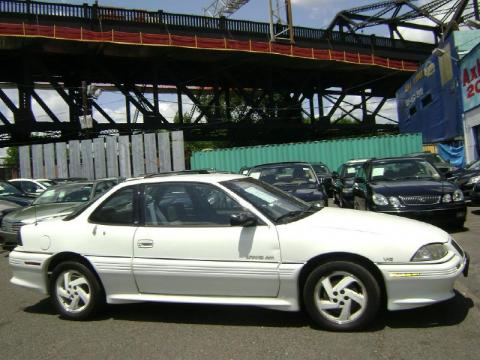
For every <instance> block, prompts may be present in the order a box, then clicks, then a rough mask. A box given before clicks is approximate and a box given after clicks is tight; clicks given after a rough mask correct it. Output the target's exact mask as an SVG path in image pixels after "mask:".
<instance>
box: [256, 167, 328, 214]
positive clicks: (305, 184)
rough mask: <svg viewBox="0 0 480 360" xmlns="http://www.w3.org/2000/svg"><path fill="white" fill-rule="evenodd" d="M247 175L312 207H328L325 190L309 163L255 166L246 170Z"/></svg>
mask: <svg viewBox="0 0 480 360" xmlns="http://www.w3.org/2000/svg"><path fill="white" fill-rule="evenodd" d="M248 175H249V176H250V177H253V178H255V179H258V180H261V181H264V182H266V183H269V184H271V185H273V186H275V187H277V188H279V189H280V190H283V191H286V192H288V193H290V194H292V195H293V196H295V197H297V198H299V199H301V200H303V201H306V202H309V203H311V204H312V205H315V206H319V207H323V206H328V197H327V194H326V193H325V188H324V187H323V185H322V183H321V182H320V180H318V177H317V175H316V174H315V171H314V170H313V168H312V166H311V165H310V164H309V163H304V162H285V163H272V164H264V165H257V166H254V167H252V168H250V169H249V170H248Z"/></svg>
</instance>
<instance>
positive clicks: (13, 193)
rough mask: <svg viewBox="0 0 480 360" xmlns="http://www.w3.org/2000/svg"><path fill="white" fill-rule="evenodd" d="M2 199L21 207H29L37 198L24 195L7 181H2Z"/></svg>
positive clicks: (0, 196) (0, 182)
mask: <svg viewBox="0 0 480 360" xmlns="http://www.w3.org/2000/svg"><path fill="white" fill-rule="evenodd" d="M0 199H1V200H7V201H11V202H13V203H15V204H18V205H20V206H27V205H30V204H31V203H32V201H33V200H35V196H30V195H28V194H26V193H24V192H23V191H22V190H19V189H17V188H16V187H15V186H13V185H12V184H10V183H9V182H7V181H0Z"/></svg>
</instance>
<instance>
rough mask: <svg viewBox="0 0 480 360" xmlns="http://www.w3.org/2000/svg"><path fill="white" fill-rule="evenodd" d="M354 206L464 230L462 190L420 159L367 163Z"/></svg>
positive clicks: (360, 173) (357, 183)
mask: <svg viewBox="0 0 480 360" xmlns="http://www.w3.org/2000/svg"><path fill="white" fill-rule="evenodd" d="M353 192H354V207H355V209H359V210H371V211H376V212H382V213H387V214H394V215H400V216H405V217H409V218H414V219H418V220H424V221H427V222H431V223H435V224H437V225H451V226H455V227H463V223H464V222H465V218H466V205H465V201H464V198H463V194H462V191H461V190H460V189H459V188H458V186H456V185H455V184H453V183H451V182H449V181H447V180H445V179H444V178H443V177H442V175H440V173H439V172H438V170H437V169H436V168H435V167H434V166H433V165H432V164H431V163H430V162H428V161H426V160H424V159H421V158H410V157H403V158H388V159H375V160H370V161H368V162H366V163H365V164H364V165H363V166H362V167H361V168H360V169H359V170H358V171H357V174H356V176H355V185H354V190H353Z"/></svg>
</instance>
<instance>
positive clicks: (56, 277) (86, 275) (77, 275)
mask: <svg viewBox="0 0 480 360" xmlns="http://www.w3.org/2000/svg"><path fill="white" fill-rule="evenodd" d="M50 296H51V300H52V302H53V305H54V306H55V308H56V309H57V311H58V312H59V313H60V315H61V316H62V317H64V318H66V319H68V320H85V319H87V318H89V317H91V316H93V315H94V314H95V313H96V312H97V311H98V310H99V309H100V308H101V307H102V306H103V305H104V304H105V292H104V290H103V288H102V286H101V284H100V283H99V281H98V280H97V278H96V276H95V275H94V274H93V273H92V271H91V270H90V269H89V268H88V267H86V266H85V265H83V264H81V263H78V262H74V261H67V262H63V263H61V264H59V265H57V267H55V269H54V270H53V273H52V277H51V281H50Z"/></svg>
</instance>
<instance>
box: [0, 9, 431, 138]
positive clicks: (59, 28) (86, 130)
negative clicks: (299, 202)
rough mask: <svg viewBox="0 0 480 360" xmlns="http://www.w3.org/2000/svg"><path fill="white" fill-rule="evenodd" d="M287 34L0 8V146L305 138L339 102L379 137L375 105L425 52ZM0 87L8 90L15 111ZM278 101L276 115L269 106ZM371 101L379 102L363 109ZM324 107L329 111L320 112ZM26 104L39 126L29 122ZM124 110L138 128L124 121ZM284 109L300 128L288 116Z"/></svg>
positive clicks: (161, 17) (401, 43) (152, 18)
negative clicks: (162, 98) (105, 94)
mask: <svg viewBox="0 0 480 360" xmlns="http://www.w3.org/2000/svg"><path fill="white" fill-rule="evenodd" d="M280 30H281V29H280ZM293 32H294V39H295V41H294V43H284V42H270V41H269V35H270V29H269V24H267V23H260V22H252V21H243V20H232V19H227V18H210V17H203V16H193V15H183V14H171V13H166V12H163V11H161V10H160V11H156V12H152V11H143V10H130V9H120V8H110V7H100V6H96V5H92V6H89V5H87V4H84V5H71V4H52V3H42V2H34V1H11V0H0V102H3V104H4V105H5V106H6V107H7V108H8V109H9V110H10V111H11V112H12V113H13V115H14V116H13V117H14V120H13V121H12V120H11V119H9V118H7V116H6V115H5V114H2V113H1V112H0V146H5V145H9V144H20V143H32V142H47V141H48V142H50V141H52V140H69V139H78V138H88V137H93V136H97V135H98V134H104V133H106V134H108V133H112V132H119V133H121V134H128V133H133V132H136V131H147V130H158V129H170V130H171V129H184V130H185V135H186V138H187V139H207V138H208V139H212V138H232V137H238V138H245V139H247V138H251V137H252V136H258V137H260V138H262V139H263V141H264V142H269V141H270V142H280V141H289V140H302V139H316V138H318V137H319V136H322V135H324V134H326V133H328V132H332V131H335V129H338V127H336V126H335V124H334V123H333V122H332V120H331V119H332V115H333V114H334V113H335V112H336V111H337V110H338V109H339V108H341V107H342V101H343V100H344V99H345V97H346V96H348V95H359V96H361V98H362V100H363V101H362V104H360V105H356V106H355V108H356V109H358V110H360V111H361V112H362V115H363V116H362V117H361V118H359V119H357V120H358V121H359V122H361V126H357V125H355V126H352V127H351V129H354V130H358V129H363V130H368V131H374V130H375V129H378V128H387V129H389V128H391V127H389V126H387V125H379V124H377V123H376V118H377V117H378V113H379V111H380V109H381V107H382V106H383V104H384V103H385V101H386V100H387V99H388V98H392V97H394V94H395V90H396V89H397V88H398V87H399V86H400V85H401V84H403V83H404V82H405V81H406V79H408V78H409V77H410V76H411V74H412V72H413V71H414V70H415V69H416V68H417V66H418V64H419V62H421V61H422V60H424V59H425V58H426V57H427V56H428V55H429V54H430V53H431V50H432V48H433V45H431V44H425V43H417V42H409V41H406V40H395V39H391V38H383V37H377V36H366V35H359V34H349V33H342V32H336V31H328V30H322V29H311V28H303V27H295V28H294V29H293ZM90 84H102V85H103V86H105V87H106V88H109V89H115V90H118V91H119V92H120V93H121V94H122V95H123V97H124V100H125V107H126V109H127V111H126V116H125V119H124V121H121V122H119V121H116V120H114V119H113V117H112V116H110V114H108V113H107V112H106V111H105V110H104V109H103V108H102V106H101V105H100V104H99V103H98V102H97V101H96V99H95V97H94V96H90V95H92V94H90V93H89V92H88V91H87V90H88V89H89V88H88V85H90ZM2 87H3V88H6V87H9V88H12V87H13V88H16V89H18V104H16V103H15V102H14V101H12V99H11V98H9V96H8V92H6V91H5V90H2ZM40 88H50V89H53V90H55V91H56V92H57V93H58V95H59V96H60V97H61V98H62V99H63V100H64V102H65V103H66V104H67V106H68V109H69V116H68V121H63V120H60V119H59V117H58V116H57V114H55V113H54V112H53V111H52V110H51V109H50V108H49V107H48V105H47V103H46V102H45V101H44V100H43V99H42V97H41V96H40V95H39V93H38V89H40ZM161 92H171V93H176V94H177V99H178V109H179V114H180V117H179V121H178V123H175V124H172V123H170V122H168V121H167V119H166V118H165V116H164V115H162V113H161V110H160V102H159V94H160V93H161ZM202 94H203V97H202ZM204 94H208V97H207V100H205V96H204ZM182 96H186V97H188V98H189V100H190V101H191V102H193V103H194V104H195V106H196V109H197V112H195V114H194V117H193V119H192V120H191V121H190V122H189V123H186V121H184V120H185V119H183V116H182V115H183V112H184V111H183V104H182ZM279 96H281V97H282V99H283V100H282V101H283V102H282V104H284V105H282V106H284V107H285V108H284V109H283V110H287V111H281V110H282V109H279V108H278V106H277V107H275V105H274V100H275V99H277V98H278V97H279ZM234 97H236V98H240V99H242V101H243V102H244V104H245V108H244V112H243V113H242V114H240V115H239V114H233V113H232V112H233V111H234V105H233V104H232V98H234ZM373 97H379V98H380V99H381V100H380V101H378V103H377V104H376V107H375V108H374V109H372V108H367V101H368V100H369V99H371V98H373ZM325 101H330V102H331V105H330V106H329V108H328V109H329V110H328V111H324V109H326V108H327V107H326V106H324V102H325ZM32 102H36V103H37V104H38V105H39V106H40V107H41V108H42V109H43V110H44V112H45V113H46V114H47V115H48V119H47V120H45V119H38V118H36V117H35V114H34V113H33V111H32ZM302 104H308V105H307V106H305V105H304V106H302ZM132 108H133V109H136V110H137V111H138V112H139V113H140V114H141V115H142V118H143V122H136V121H135V119H132V116H131V115H130V111H129V110H128V109H132ZM315 108H317V109H319V110H317V111H315ZM292 109H293V111H297V112H302V113H304V115H305V117H307V119H308V121H306V122H305V121H300V122H299V121H297V120H295V119H294V120H292V119H289V118H288V113H289V110H292ZM93 110H95V113H96V114H101V115H102V117H103V118H104V120H103V121H98V119H93V124H92V126H91V127H90V126H89V124H88V121H87V122H86V123H85V122H82V119H85V118H86V116H87V115H91V114H92V112H93ZM348 113H350V114H352V112H351V111H350V112H348V111H345V114H348ZM352 116H353V115H352ZM353 117H354V116H353ZM354 118H355V117H354Z"/></svg>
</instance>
